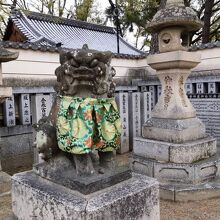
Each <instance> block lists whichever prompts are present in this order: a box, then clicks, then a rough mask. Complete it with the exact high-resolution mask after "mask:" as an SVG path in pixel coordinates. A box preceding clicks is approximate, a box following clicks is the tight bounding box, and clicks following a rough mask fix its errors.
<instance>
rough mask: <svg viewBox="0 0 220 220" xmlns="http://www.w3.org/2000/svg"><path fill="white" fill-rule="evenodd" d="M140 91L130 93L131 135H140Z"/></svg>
mask: <svg viewBox="0 0 220 220" xmlns="http://www.w3.org/2000/svg"><path fill="white" fill-rule="evenodd" d="M140 101H141V93H140V92H134V93H132V113H133V114H132V118H133V137H140V136H141V109H140Z"/></svg>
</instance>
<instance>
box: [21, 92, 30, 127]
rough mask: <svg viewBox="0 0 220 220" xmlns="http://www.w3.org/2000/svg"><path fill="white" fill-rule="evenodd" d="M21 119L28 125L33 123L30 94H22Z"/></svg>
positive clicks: (22, 122) (23, 123)
mask: <svg viewBox="0 0 220 220" xmlns="http://www.w3.org/2000/svg"><path fill="white" fill-rule="evenodd" d="M20 121H21V124H22V125H28V124H30V123H31V113H30V95H29V94H21V95H20Z"/></svg>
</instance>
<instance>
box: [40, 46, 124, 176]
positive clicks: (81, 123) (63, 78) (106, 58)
mask: <svg viewBox="0 0 220 220" xmlns="http://www.w3.org/2000/svg"><path fill="white" fill-rule="evenodd" d="M111 55H112V54H111V52H99V51H95V50H89V49H88V46H87V45H84V46H83V48H82V49H77V50H73V51H71V52H62V53H61V55H60V63H61V66H60V67H58V68H57V69H56V71H55V74H56V76H57V81H58V86H57V92H58V96H57V99H56V101H55V103H54V105H53V107H52V109H51V113H50V116H49V119H48V120H47V121H49V123H50V124H51V126H53V127H56V138H57V143H58V147H59V149H61V151H64V152H68V153H71V154H73V155H74V156H73V158H74V162H75V165H76V170H77V172H78V173H87V174H88V173H90V174H91V173H93V172H95V171H94V168H93V166H92V160H91V157H90V155H91V153H92V152H93V151H94V150H97V151H98V154H99V160H100V163H101V164H103V165H105V166H107V164H108V163H109V162H110V161H112V160H113V158H114V153H113V152H114V151H115V150H116V149H117V148H118V147H119V145H120V134H121V121H120V116H119V112H118V108H117V105H116V102H115V99H114V98H113V94H114V89H115V84H114V83H113V77H114V75H115V70H114V69H113V68H112V67H111V66H110V61H111ZM41 126H42V125H41ZM44 127H45V126H44ZM39 130H40V128H39V125H38V131H39ZM47 133H48V132H47ZM50 136H51V135H50ZM48 140H49V139H48ZM37 142H38V143H39V142H42V141H39V140H37ZM46 142H47V141H46ZM50 143H51V140H50V141H48V143H46V144H48V146H49V145H50ZM41 145H42V144H41ZM38 148H40V149H41V151H40V152H41V153H43V152H42V151H45V153H46V150H45V149H46V148H45V143H44V147H43V148H42V147H38ZM49 148H50V151H49V152H50V154H48V153H47V155H53V152H51V151H54V152H56V151H55V150H53V149H54V147H49ZM42 149H43V150H42ZM44 158H45V159H48V156H44ZM110 164H111V163H110Z"/></svg>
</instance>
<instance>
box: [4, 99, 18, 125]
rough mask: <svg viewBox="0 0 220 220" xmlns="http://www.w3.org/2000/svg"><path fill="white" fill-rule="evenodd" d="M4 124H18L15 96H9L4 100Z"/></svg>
mask: <svg viewBox="0 0 220 220" xmlns="http://www.w3.org/2000/svg"><path fill="white" fill-rule="evenodd" d="M4 124H5V126H7V127H13V126H15V125H16V121H15V104H14V96H11V97H9V98H7V99H6V100H5V102H4Z"/></svg>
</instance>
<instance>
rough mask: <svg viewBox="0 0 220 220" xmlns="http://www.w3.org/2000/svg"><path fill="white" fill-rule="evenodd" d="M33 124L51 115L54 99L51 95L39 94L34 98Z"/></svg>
mask: <svg viewBox="0 0 220 220" xmlns="http://www.w3.org/2000/svg"><path fill="white" fill-rule="evenodd" d="M32 106H33V123H36V122H38V121H39V120H40V119H41V118H43V117H46V116H48V115H49V113H50V109H51V106H52V98H51V96H50V95H43V94H37V95H36V96H34V97H33V105H32Z"/></svg>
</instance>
